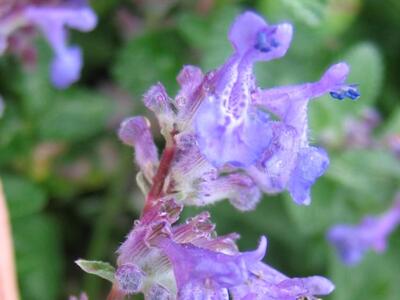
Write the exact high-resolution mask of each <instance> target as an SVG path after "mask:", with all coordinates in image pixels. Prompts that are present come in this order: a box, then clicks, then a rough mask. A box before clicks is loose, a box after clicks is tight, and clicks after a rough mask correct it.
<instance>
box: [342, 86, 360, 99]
mask: <svg viewBox="0 0 400 300" xmlns="http://www.w3.org/2000/svg"><path fill="white" fill-rule="evenodd" d="M345 95H346V97H348V98H350V99H351V100H356V99H357V98H358V97H360V92H359V91H357V90H356V89H353V88H350V89H348V90H347V91H346V94H345Z"/></svg>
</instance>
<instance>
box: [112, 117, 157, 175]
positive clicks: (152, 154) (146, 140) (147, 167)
mask: <svg viewBox="0 0 400 300" xmlns="http://www.w3.org/2000/svg"><path fill="white" fill-rule="evenodd" d="M118 136H119V138H120V139H121V141H123V142H124V143H125V144H127V145H129V146H132V147H134V149H135V159H136V163H137V164H138V166H139V167H140V170H141V171H142V172H143V174H144V176H145V177H146V179H147V180H148V181H149V182H152V179H153V176H154V174H155V170H156V168H157V166H158V153H157V147H156V145H155V144H154V140H153V136H152V134H151V131H150V123H149V121H148V120H147V119H146V118H144V117H132V118H128V119H126V120H124V121H123V122H122V123H121V126H120V128H119V131H118Z"/></svg>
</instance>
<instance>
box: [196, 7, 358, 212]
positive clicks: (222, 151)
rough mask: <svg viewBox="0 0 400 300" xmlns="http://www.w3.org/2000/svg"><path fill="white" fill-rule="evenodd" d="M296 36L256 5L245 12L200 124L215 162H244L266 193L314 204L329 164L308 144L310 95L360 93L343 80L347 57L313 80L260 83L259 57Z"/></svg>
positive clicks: (271, 55)
mask: <svg viewBox="0 0 400 300" xmlns="http://www.w3.org/2000/svg"><path fill="white" fill-rule="evenodd" d="M291 37H292V28H291V26H290V25H289V24H279V25H275V26H272V25H268V24H266V23H265V21H264V20H263V19H262V18H261V17H259V16H258V15H256V14H254V13H250V12H247V13H244V14H243V15H241V16H239V17H238V18H237V20H236V21H235V23H234V25H233V26H232V28H231V30H230V33H229V39H230V41H231V43H232V44H233V46H234V49H235V52H234V53H233V54H232V56H231V57H230V58H229V59H228V60H227V62H226V63H225V64H224V65H223V66H222V67H220V68H219V69H218V70H217V71H215V74H214V75H213V77H212V80H211V82H210V83H209V84H208V85H209V92H208V93H206V94H205V95H204V99H203V100H202V103H201V105H200V107H199V109H198V112H197V114H196V116H195V120H194V128H195V132H196V134H197V137H198V144H199V149H200V151H201V153H202V154H203V155H204V156H205V157H206V158H207V160H208V161H209V162H210V163H212V164H213V165H214V166H216V167H218V168H220V167H221V166H224V165H227V164H229V165H231V166H234V167H238V168H240V169H244V170H245V171H246V172H247V173H248V174H249V175H250V177H252V178H253V180H254V181H255V182H256V183H257V184H258V185H259V187H260V188H261V189H262V190H263V191H264V192H266V193H277V192H281V191H283V190H285V189H287V190H288V191H289V193H290V195H291V196H292V198H293V200H294V201H295V202H296V203H298V204H306V205H308V204H310V202H311V198H310V189H311V186H312V185H313V183H314V182H315V180H316V179H317V178H318V177H319V176H321V175H322V174H323V173H324V172H325V170H326V169H327V167H328V165H329V159H328V156H327V154H326V152H325V151H324V150H323V149H320V148H316V147H312V146H309V141H308V124H307V123H308V119H307V106H308V102H309V100H311V99H313V98H317V97H320V96H322V95H324V94H327V93H336V94H340V95H342V94H343V95H345V96H346V97H348V98H350V99H352V100H354V99H356V98H357V97H358V96H359V94H358V91H357V90H356V86H354V85H347V84H345V80H346V77H347V74H348V71H349V68H348V66H347V65H346V64H345V63H339V64H336V65H334V66H332V67H331V68H329V69H328V70H327V71H326V72H325V74H324V75H323V76H322V78H321V79H320V80H319V81H317V82H315V83H306V84H301V85H295V86H288V87H278V88H271V89H265V90H263V89H260V88H258V87H257V86H256V83H255V78H254V75H253V74H252V66H253V64H254V62H256V61H260V60H264V61H268V60H271V59H275V58H279V57H281V56H283V55H284V54H285V53H286V51H287V49H288V47H289V44H290V41H291ZM336 94H334V95H336ZM334 98H338V97H334ZM272 114H273V115H274V116H275V117H278V120H272V118H271V115H272Z"/></svg>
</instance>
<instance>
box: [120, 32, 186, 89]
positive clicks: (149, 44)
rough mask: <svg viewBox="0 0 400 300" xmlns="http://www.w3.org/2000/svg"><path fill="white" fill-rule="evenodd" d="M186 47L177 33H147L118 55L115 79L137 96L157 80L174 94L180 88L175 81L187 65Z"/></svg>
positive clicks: (135, 39) (126, 46)
mask: <svg viewBox="0 0 400 300" xmlns="http://www.w3.org/2000/svg"><path fill="white" fill-rule="evenodd" d="M184 48H185V44H184V43H183V40H182V38H181V36H180V35H179V34H177V32H176V31H173V30H160V31H156V32H147V33H144V34H143V35H142V36H140V37H137V38H134V39H132V40H130V41H129V42H128V43H127V44H126V45H125V46H124V47H123V48H122V50H121V51H120V53H118V54H117V61H116V63H115V66H114V68H113V74H114V77H115V78H116V80H117V81H118V82H119V83H120V84H121V85H122V86H123V87H124V88H126V89H128V90H129V91H130V92H131V93H132V94H133V95H134V96H137V97H141V96H142V94H143V93H144V92H145V91H146V90H147V89H148V88H150V86H151V85H153V84H156V83H157V82H158V81H160V82H162V83H163V84H164V85H165V87H166V88H167V90H168V91H169V92H170V93H171V94H172V93H173V92H174V91H175V90H176V88H177V83H176V80H175V78H176V76H177V75H178V72H179V70H180V68H181V67H182V65H183V64H184V51H183V50H184Z"/></svg>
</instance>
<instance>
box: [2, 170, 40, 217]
mask: <svg viewBox="0 0 400 300" xmlns="http://www.w3.org/2000/svg"><path fill="white" fill-rule="evenodd" d="M2 181H3V185H4V192H5V195H6V199H7V205H8V209H9V211H10V217H11V218H21V217H25V216H27V215H30V214H33V213H35V212H38V211H40V210H42V209H43V207H44V206H45V205H46V203H47V198H46V195H45V193H44V191H43V190H42V189H41V188H40V187H39V186H37V185H36V184H34V183H33V182H31V181H29V180H28V179H26V178H23V177H18V176H11V175H6V176H2Z"/></svg>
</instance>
